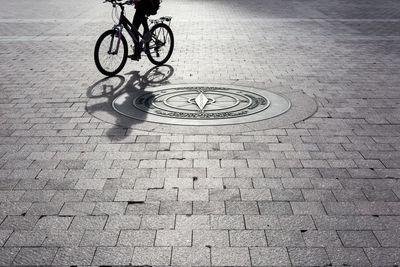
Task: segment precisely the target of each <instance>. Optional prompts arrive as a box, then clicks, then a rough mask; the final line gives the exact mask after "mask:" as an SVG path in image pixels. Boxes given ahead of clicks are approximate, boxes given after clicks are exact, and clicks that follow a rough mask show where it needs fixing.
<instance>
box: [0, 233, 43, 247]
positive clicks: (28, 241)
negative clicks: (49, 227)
mask: <svg viewBox="0 0 400 267" xmlns="http://www.w3.org/2000/svg"><path fill="white" fill-rule="evenodd" d="M45 238H46V234H45V232H43V231H14V232H13V233H12V234H11V236H10V238H9V239H8V240H7V242H6V244H5V245H4V246H7V247H9V246H11V247H22V246H24V247H38V246H40V245H41V244H42V243H43V241H44V239H45Z"/></svg>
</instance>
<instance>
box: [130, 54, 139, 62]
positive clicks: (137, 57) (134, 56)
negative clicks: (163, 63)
mask: <svg viewBox="0 0 400 267" xmlns="http://www.w3.org/2000/svg"><path fill="white" fill-rule="evenodd" d="M128 57H129V58H130V59H132V60H136V61H139V59H140V58H141V57H140V54H139V53H134V54H132V55H130V56H128Z"/></svg>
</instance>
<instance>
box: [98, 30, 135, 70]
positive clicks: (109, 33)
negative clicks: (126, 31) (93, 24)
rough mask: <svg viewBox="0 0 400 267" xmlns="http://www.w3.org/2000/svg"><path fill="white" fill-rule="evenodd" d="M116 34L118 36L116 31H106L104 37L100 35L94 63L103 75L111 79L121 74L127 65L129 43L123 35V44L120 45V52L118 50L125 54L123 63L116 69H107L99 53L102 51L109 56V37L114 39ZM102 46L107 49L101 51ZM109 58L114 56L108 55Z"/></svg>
mask: <svg viewBox="0 0 400 267" xmlns="http://www.w3.org/2000/svg"><path fill="white" fill-rule="evenodd" d="M116 34H117V31H116V30H108V31H105V32H104V33H103V34H102V35H100V37H99V39H97V42H96V46H95V48H94V62H95V63H96V67H97V69H98V70H99V71H100V72H101V73H102V74H104V75H106V76H110V77H111V76H115V75H116V74H117V73H119V72H120V71H121V70H122V69H123V68H124V66H125V64H126V60H127V58H128V43H127V42H126V39H125V37H124V36H123V35H122V34H121V42H120V44H119V50H118V53H120V52H121V49H122V52H123V54H122V59H121V62H120V63H117V65H116V66H115V67H110V68H107V67H105V66H104V64H105V63H104V62H103V63H102V60H100V55H99V53H100V52H101V51H104V52H105V53H107V54H108V50H109V46H110V43H109V42H108V41H109V40H108V38H107V37H108V36H110V38H112V35H116ZM104 42H105V43H104ZM115 43H116V42H115ZM102 44H103V45H105V47H103V48H102V49H100V47H101V46H102ZM121 45H122V47H121ZM104 49H106V50H104ZM108 56H109V57H111V56H114V55H110V54H108ZM110 59H111V58H110Z"/></svg>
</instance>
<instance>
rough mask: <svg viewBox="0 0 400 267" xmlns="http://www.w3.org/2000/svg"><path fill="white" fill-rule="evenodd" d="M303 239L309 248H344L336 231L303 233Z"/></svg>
mask: <svg viewBox="0 0 400 267" xmlns="http://www.w3.org/2000/svg"><path fill="white" fill-rule="evenodd" d="M302 234H303V238H304V241H305V243H306V245H307V247H342V246H343V245H342V243H341V242H340V239H339V237H338V235H337V233H336V232H335V231H313V230H309V231H303V233H302Z"/></svg>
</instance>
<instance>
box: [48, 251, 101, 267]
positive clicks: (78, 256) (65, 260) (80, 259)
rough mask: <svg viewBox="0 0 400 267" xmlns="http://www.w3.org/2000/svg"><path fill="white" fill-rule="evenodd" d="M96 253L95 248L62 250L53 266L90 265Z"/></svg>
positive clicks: (58, 252)
mask: <svg viewBox="0 0 400 267" xmlns="http://www.w3.org/2000/svg"><path fill="white" fill-rule="evenodd" d="M94 253H95V248H94V247H87V248H60V249H59V250H58V251H57V254H56V257H55V258H54V260H53V263H52V265H90V264H91V262H92V259H93V256H94Z"/></svg>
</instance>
